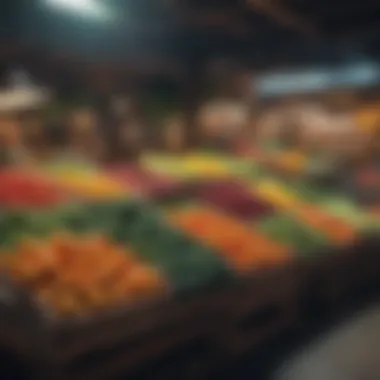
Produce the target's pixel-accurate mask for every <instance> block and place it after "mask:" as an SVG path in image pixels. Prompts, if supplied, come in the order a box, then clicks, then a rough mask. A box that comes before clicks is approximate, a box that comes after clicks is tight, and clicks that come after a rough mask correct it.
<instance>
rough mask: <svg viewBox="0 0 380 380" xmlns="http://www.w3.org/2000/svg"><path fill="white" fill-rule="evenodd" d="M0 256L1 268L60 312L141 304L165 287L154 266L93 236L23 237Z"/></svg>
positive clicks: (121, 248) (166, 289)
mask: <svg viewBox="0 0 380 380" xmlns="http://www.w3.org/2000/svg"><path fill="white" fill-rule="evenodd" d="M1 255H2V256H1V259H2V260H1V264H2V267H3V269H4V270H5V271H6V272H8V273H9V274H10V275H11V277H12V278H13V279H14V280H15V281H16V282H18V283H20V284H22V285H24V286H25V287H26V288H28V289H29V290H31V291H32V292H33V293H34V294H35V296H36V297H37V298H38V299H39V301H41V302H42V303H43V304H44V305H46V306H47V307H48V308H49V309H51V310H53V311H55V312H56V313H59V314H61V315H67V314H82V313H83V312H88V311H92V310H94V309H99V308H104V307H109V306H112V305H113V304H115V305H117V304H119V303H120V302H122V303H127V304H128V303H129V304H131V303H135V302H137V301H138V302H143V301H144V300H146V299H150V298H152V297H155V296H158V295H160V294H163V293H165V292H167V291H168V287H167V284H166V282H165V279H164V278H163V277H162V276H161V274H160V273H159V272H158V271H157V270H156V269H155V268H153V267H150V266H148V265H146V264H143V263H142V262H141V261H140V260H139V259H138V258H137V257H136V255H135V254H134V253H133V252H131V251H130V250H128V249H126V248H123V247H122V246H118V245H117V244H114V243H112V242H111V241H110V240H109V239H107V238H104V237H102V236H98V235H94V236H81V237H78V236H73V235H69V234H55V235H52V236H51V237H49V239H47V240H41V239H32V238H28V239H23V240H21V242H19V243H18V244H17V245H16V246H15V247H12V248H10V249H8V250H4V251H3V252H2V253H1Z"/></svg>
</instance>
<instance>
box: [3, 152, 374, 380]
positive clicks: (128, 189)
mask: <svg viewBox="0 0 380 380" xmlns="http://www.w3.org/2000/svg"><path fill="white" fill-rule="evenodd" d="M166 159H167V158H166ZM172 160H173V161H174V162H175V163H174V164H173V166H176V170H178V172H179V173H181V175H176V174H173V173H174V171H173V170H172V169H171V172H170V173H166V174H163V171H164V170H163V169H160V168H157V167H153V164H152V162H151V161H149V159H148V160H147V159H143V160H142V161H141V164H140V166H139V167H133V168H131V166H123V165H119V166H118V167H117V168H115V167H114V168H104V169H100V168H97V169H94V168H92V169H91V170H89V169H88V170H87V172H86V173H85V172H84V171H83V172H82V174H78V173H79V172H78V171H74V172H75V173H74V174H72V171H71V169H70V168H65V169H62V168H61V169H59V170H58V169H55V170H47V169H46V168H45V169H42V168H41V170H39V174H38V175H37V174H35V175H34V177H33V178H34V179H35V180H37V178H38V179H39V180H40V181H48V182H49V183H50V184H51V185H50V186H53V185H54V186H56V187H59V188H61V190H62V191H67V190H68V189H69V190H70V191H69V195H68V197H66V198H65V199H61V200H60V201H59V202H57V203H56V205H55V207H50V208H45V209H42V208H41V207H39V206H38V205H37V204H29V203H25V202H21V203H17V202H16V201H14V202H13V203H12V204H9V203H8V204H7V202H6V201H4V202H3V203H2V206H3V212H2V215H1V223H0V229H1V231H0V233H1V236H2V237H3V240H2V256H1V266H2V268H3V270H4V273H5V274H7V275H9V276H10V277H11V280H10V281H8V280H7V281H6V282H4V289H8V291H9V294H10V295H12V297H13V298H12V297H11V298H12V299H13V301H12V302H11V303H9V302H8V301H6V300H3V301H1V299H0V306H1V307H2V308H3V310H4V313H2V314H0V315H4V316H6V315H14V316H19V317H18V318H16V317H13V318H8V319H7V321H6V323H7V326H8V328H7V334H6V335H7V336H5V335H4V337H3V340H4V342H3V343H4V344H3V345H5V347H6V348H8V349H9V350H11V351H12V352H15V351H16V352H19V353H20V355H21V356H22V358H23V360H24V361H25V362H27V363H30V362H33V363H34V366H35V367H38V369H39V371H40V372H41V373H43V372H44V371H45V372H46V371H53V373H54V377H55V378H59V377H60V376H61V378H70V379H76V378H77V379H81V380H82V379H87V378H88V379H104V380H105V379H110V378H113V377H114V376H117V375H120V374H122V373H124V372H128V373H129V374H131V375H132V374H133V373H134V371H140V370H144V368H148V367H149V368H150V366H153V365H155V366H157V372H158V373H159V374H160V376H162V378H165V379H171V378H173V379H174V378H178V370H181V371H186V372H187V371H194V376H197V371H199V372H198V374H200V373H202V374H204V373H206V372H207V370H209V369H210V368H212V367H213V366H215V365H217V363H221V362H224V361H226V360H229V359H232V358H236V357H239V356H240V355H243V354H244V353H246V352H248V351H249V350H250V349H252V348H255V347H258V346H260V345H261V344H263V343H264V342H266V341H267V340H268V339H271V338H273V337H275V336H276V335H277V334H279V333H280V332H281V331H284V330H285V329H287V328H289V327H291V326H292V325H294V324H297V323H299V322H300V320H301V319H302V318H305V317H306V316H307V313H308V312H311V311H310V310H309V309H308V308H307V305H308V304H309V303H310V302H311V301H313V302H314V301H315V302H316V300H317V301H318V302H319V303H321V304H323V306H324V307H325V308H327V309H329V310H331V311H334V310H336V309H337V308H339V307H340V305H341V304H342V303H344V302H345V300H346V299H347V297H349V296H350V294H351V293H352V292H355V291H356V290H357V289H359V288H361V287H362V286H366V285H369V284H370V283H371V281H372V280H374V279H376V278H377V277H378V276H379V274H380V261H379V255H378V252H379V249H378V248H379V244H378V241H377V239H376V238H372V237H371V236H372V234H371V233H372V230H371V229H372V227H376V225H375V226H374V225H373V224H372V221H373V220H376V216H373V214H371V213H367V211H366V210H363V209H361V208H360V206H359V205H356V206H355V207H353V208H352V209H351V210H350V212H351V218H348V217H346V215H344V214H343V213H342V212H337V211H336V212H330V211H329V209H332V207H325V205H326V204H327V203H328V202H327V201H326V197H322V200H323V201H322V200H321V199H320V197H316V198H314V199H316V200H315V201H313V200H312V197H311V196H308V195H307V194H308V192H305V194H306V195H303V193H302V192H297V191H296V192H295V193H294V192H293V193H292V191H291V190H292V188H291V186H290V188H288V189H287V185H289V184H287V183H285V182H283V180H281V179H279V178H275V177H273V174H268V173H267V172H266V170H265V168H261V167H260V165H259V164H257V163H251V162H250V161H249V160H246V159H238V158H230V159H229V158H228V157H222V156H220V155H219V156H217V157H212V155H204V154H202V155H198V156H197V155H195V154H192V155H188V156H182V157H175V159H174V157H172ZM157 162H158V161H157ZM157 162H156V163H157ZM205 162H206V163H207V165H206V164H205ZM194 163H195V166H192V165H193V164H194ZM213 165H216V166H213ZM173 166H171V168H172V167H173ZM221 167H222V168H223V169H221ZM205 168H206V169H205ZM62 170H63V171H62ZM37 171H38V170H37ZM141 172H143V173H144V175H141ZM136 173H137V174H138V175H136ZM210 173H213V174H210ZM132 174H134V175H135V176H134V177H133V179H131V178H132V177H131V175H132ZM8 175H9V173H8ZM22 175H24V176H27V175H30V173H29V174H26V173H24V174H19V176H22ZM65 177H66V178H65ZM148 177H149V178H148ZM174 177H175V178H174ZM73 178H74V180H73ZM162 178H165V181H164V182H165V186H166V187H167V188H166V190H165V193H164V194H163V193H162V192H160V191H156V190H157V188H155V186H153V185H152V184H153V183H154V182H155V181H162ZM82 180H83V182H86V181H87V182H86V185H85V187H82V185H81V186H78V183H79V182H80V181H82ZM98 180H101V181H102V182H103V183H106V184H107V186H108V187H109V188H110V189H111V190H112V191H111V190H109V192H108V193H107V192H106V191H105V190H104V191H103V190H102V191H100V190H99V185H97V184H96V182H97V181H98ZM83 182H81V183H83ZM73 184H74V185H73ZM306 185H307V184H306V183H305V186H306ZM288 187H289V186H288ZM144 188H145V189H148V188H149V189H150V190H149V191H145V190H143V189H144ZM169 188H170V189H169ZM94 189H95V190H94ZM160 190H161V189H160ZM169 190H170V191H169ZM20 191H21V190H20ZM22 191H23V192H24V193H25V192H26V191H27V190H26V189H25V187H24V190H22ZM49 192H50V190H49V191H48V193H49ZM45 194H46V192H45ZM94 194H95V195H99V194H101V196H96V197H95V196H94ZM42 195H43V194H42ZM42 195H41V196H42ZM330 206H332V205H330ZM355 212H357V214H355ZM355 216H357V217H358V218H359V219H360V221H361V222H360V223H354V220H355ZM4 276H5V275H4ZM5 278H6V277H4V279H5ZM4 281H5V280H4ZM20 294H22V295H23V296H22V297H21V295H20ZM7 302H8V303H7ZM21 310H22V317H21V314H20V313H21ZM32 320H33V321H38V325H39V326H41V328H40V329H38V330H35V329H32V327H31V326H34V324H33V323H34V322H33V323H32V322H31V321H32ZM4 323H5V322H4ZM20 332H21V333H20ZM20 334H21V335H23V336H24V337H25V339H24V343H23V344H22V345H21V343H20V342H21V341H22V339H21V338H20ZM36 340H40V341H41V342H44V345H43V346H41V347H39V346H38V347H36V346H34V342H35V341H36ZM42 363H43V364H42ZM177 366H178V367H177ZM178 368H180V369H178ZM50 373H51V372H50Z"/></svg>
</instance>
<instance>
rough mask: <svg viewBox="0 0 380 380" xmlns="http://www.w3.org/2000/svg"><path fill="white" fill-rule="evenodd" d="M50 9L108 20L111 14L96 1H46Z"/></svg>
mask: <svg viewBox="0 0 380 380" xmlns="http://www.w3.org/2000/svg"><path fill="white" fill-rule="evenodd" d="M45 3H46V4H47V5H49V6H50V7H54V8H57V9H62V10H65V11H69V12H72V13H75V14H77V15H80V16H84V17H90V18H94V19H99V20H108V19H109V18H110V16H111V15H110V12H109V10H108V9H106V7H104V6H103V5H102V4H99V3H98V2H96V0H45Z"/></svg>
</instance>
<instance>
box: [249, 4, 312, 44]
mask: <svg viewBox="0 0 380 380" xmlns="http://www.w3.org/2000/svg"><path fill="white" fill-rule="evenodd" d="M246 4H247V6H249V7H250V8H252V9H253V10H255V11H256V12H259V13H261V14H264V15H267V16H269V17H271V18H272V19H273V20H275V21H276V22H278V24H280V25H283V26H285V27H288V28H292V29H295V30H298V31H300V32H302V33H305V34H307V35H309V36H315V37H317V36H319V31H318V28H317V27H316V26H315V25H314V24H313V22H312V21H310V20H304V19H303V18H302V17H300V16H298V15H296V14H294V13H293V12H292V11H290V10H289V9H288V8H287V7H285V6H284V5H283V4H280V2H279V1H278V0H277V1H276V0H246Z"/></svg>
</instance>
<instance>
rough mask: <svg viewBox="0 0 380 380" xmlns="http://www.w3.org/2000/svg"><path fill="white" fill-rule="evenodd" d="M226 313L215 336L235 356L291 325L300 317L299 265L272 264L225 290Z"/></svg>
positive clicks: (224, 310)
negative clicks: (273, 265) (277, 266)
mask: <svg viewBox="0 0 380 380" xmlns="http://www.w3.org/2000/svg"><path fill="white" fill-rule="evenodd" d="M223 313H224V315H223V318H222V319H221V321H223V322H221V324H220V326H219V330H218V331H217V337H216V339H217V340H218V341H219V344H220V345H221V346H223V347H224V348H225V350H226V351H227V353H228V354H230V355H233V356H240V355H242V354H244V353H245V352H247V351H249V350H251V349H253V348H256V347H258V346H259V345H260V344H262V343H264V342H265V341H266V340H268V339H270V338H272V337H274V336H275V335H276V334H278V333H280V332H281V331H283V330H284V329H286V328H287V327H290V326H291V325H292V324H293V323H294V322H296V321H297V320H298V318H299V273H298V268H297V266H296V265H294V264H292V265H286V266H283V267H279V268H271V269H267V270H263V271H261V272H258V273H256V274H255V275H253V276H252V277H250V278H246V279H245V280H244V281H242V283H241V284H239V286H236V287H235V288H233V289H231V290H230V291H229V292H228V293H226V295H225V302H224V307H223Z"/></svg>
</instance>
